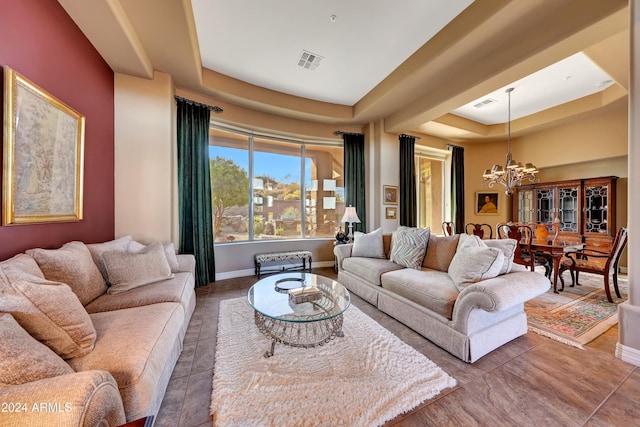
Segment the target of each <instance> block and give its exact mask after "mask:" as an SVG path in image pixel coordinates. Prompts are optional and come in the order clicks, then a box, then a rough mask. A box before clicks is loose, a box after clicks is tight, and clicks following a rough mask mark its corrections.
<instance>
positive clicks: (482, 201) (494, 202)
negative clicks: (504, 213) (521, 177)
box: [476, 191, 500, 215]
mask: <svg viewBox="0 0 640 427" xmlns="http://www.w3.org/2000/svg"><path fill="white" fill-rule="evenodd" d="M498 194H499V193H498V192H497V191H492V192H477V193H476V215H499V214H500V206H499V203H498V200H499V199H498Z"/></svg>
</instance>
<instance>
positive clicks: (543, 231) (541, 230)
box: [533, 224, 549, 240]
mask: <svg viewBox="0 0 640 427" xmlns="http://www.w3.org/2000/svg"><path fill="white" fill-rule="evenodd" d="M533 233H534V234H535V236H536V240H547V237H549V229H548V228H547V226H546V225H543V224H538V226H537V227H536V229H535V230H534V232H533Z"/></svg>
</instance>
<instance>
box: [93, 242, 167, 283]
mask: <svg viewBox="0 0 640 427" xmlns="http://www.w3.org/2000/svg"><path fill="white" fill-rule="evenodd" d="M102 259H103V260H104V264H105V267H106V269H107V276H108V277H109V283H111V286H110V287H109V289H108V290H107V293H109V294H117V293H121V292H126V291H128V290H131V289H134V288H137V287H139V286H144V285H148V284H149V283H154V282H159V281H161V280H166V279H170V278H171V277H173V273H171V267H169V263H168V262H167V257H166V256H165V254H164V248H163V246H162V244H161V243H160V242H156V243H152V244H150V245H149V246H147V247H145V248H144V249H142V250H141V251H139V252H127V253H122V252H105V253H104V254H103V255H102Z"/></svg>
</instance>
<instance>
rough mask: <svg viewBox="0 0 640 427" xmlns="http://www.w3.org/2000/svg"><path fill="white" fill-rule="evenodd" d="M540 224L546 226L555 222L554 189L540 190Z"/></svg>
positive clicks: (538, 192)
mask: <svg viewBox="0 0 640 427" xmlns="http://www.w3.org/2000/svg"><path fill="white" fill-rule="evenodd" d="M537 195H538V198H537V199H538V200H537V202H538V221H537V222H538V223H542V224H546V223H549V222H553V219H554V217H553V211H554V206H553V188H549V189H538V191H537Z"/></svg>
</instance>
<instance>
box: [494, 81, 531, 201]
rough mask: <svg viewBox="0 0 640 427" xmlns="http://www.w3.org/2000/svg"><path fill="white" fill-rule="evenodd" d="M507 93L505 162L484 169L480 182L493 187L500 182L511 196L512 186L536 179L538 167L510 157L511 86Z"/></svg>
mask: <svg viewBox="0 0 640 427" xmlns="http://www.w3.org/2000/svg"><path fill="white" fill-rule="evenodd" d="M506 92H507V94H508V95H509V106H508V114H509V117H508V121H507V163H506V165H505V167H504V168H503V167H502V166H500V165H493V166H492V167H491V169H485V170H484V173H483V174H482V179H483V181H482V184H484V185H488V186H489V187H493V186H494V185H495V184H502V185H504V187H505V191H504V192H505V193H506V195H507V196H511V195H512V194H513V187H515V186H517V185H520V184H521V183H522V181H524V180H527V179H528V180H529V181H530V182H535V181H536V174H537V173H538V168H536V167H535V166H534V165H533V164H531V163H527V164H526V165H524V166H523V165H522V163H520V162H517V161H515V160H513V158H512V157H511V92H513V88H512V87H510V88H508V89H507V90H506Z"/></svg>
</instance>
